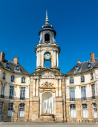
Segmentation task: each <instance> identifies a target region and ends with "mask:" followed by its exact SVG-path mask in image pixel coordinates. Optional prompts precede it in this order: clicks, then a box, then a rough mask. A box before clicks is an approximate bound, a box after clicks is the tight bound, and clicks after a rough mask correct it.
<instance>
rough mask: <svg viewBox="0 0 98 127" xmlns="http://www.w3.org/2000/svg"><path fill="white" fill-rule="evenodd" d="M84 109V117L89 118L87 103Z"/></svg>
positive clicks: (83, 106)
mask: <svg viewBox="0 0 98 127" xmlns="http://www.w3.org/2000/svg"><path fill="white" fill-rule="evenodd" d="M82 109H83V118H88V112H87V104H83V105H82Z"/></svg>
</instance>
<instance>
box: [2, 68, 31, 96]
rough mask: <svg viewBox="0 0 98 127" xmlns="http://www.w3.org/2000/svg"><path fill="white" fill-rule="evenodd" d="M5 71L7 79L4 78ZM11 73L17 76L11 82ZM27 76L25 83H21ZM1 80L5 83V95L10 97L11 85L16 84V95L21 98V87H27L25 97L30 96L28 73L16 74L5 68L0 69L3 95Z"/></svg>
mask: <svg viewBox="0 0 98 127" xmlns="http://www.w3.org/2000/svg"><path fill="white" fill-rule="evenodd" d="M3 72H5V80H4V79H2V77H3ZM11 75H13V76H15V80H14V82H11ZM22 77H25V81H26V82H25V83H21V78H22ZM1 82H2V83H3V84H5V90H4V96H8V97H9V92H10V86H11V85H12V86H14V97H17V98H20V88H21V87H25V90H26V91H25V98H29V84H30V78H29V76H26V75H21V74H15V73H11V72H9V71H6V70H4V69H0V95H1Z"/></svg>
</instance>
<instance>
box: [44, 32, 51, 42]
mask: <svg viewBox="0 0 98 127" xmlns="http://www.w3.org/2000/svg"><path fill="white" fill-rule="evenodd" d="M45 42H46V43H49V42H50V35H49V34H45Z"/></svg>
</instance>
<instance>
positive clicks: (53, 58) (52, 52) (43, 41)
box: [35, 11, 60, 70]
mask: <svg viewBox="0 0 98 127" xmlns="http://www.w3.org/2000/svg"><path fill="white" fill-rule="evenodd" d="M38 34H39V38H40V40H39V44H38V45H37V46H36V48H35V53H36V57H37V63H36V70H40V69H45V68H46V67H48V66H44V65H45V64H44V63H45V62H46V61H50V66H49V67H50V68H53V69H58V70H59V60H58V57H59V53H60V47H59V46H58V45H57V44H56V41H55V37H56V31H55V30H54V29H53V27H52V25H50V24H49V20H48V14H47V11H46V21H45V25H43V26H42V28H41V30H40V31H39V33H38Z"/></svg>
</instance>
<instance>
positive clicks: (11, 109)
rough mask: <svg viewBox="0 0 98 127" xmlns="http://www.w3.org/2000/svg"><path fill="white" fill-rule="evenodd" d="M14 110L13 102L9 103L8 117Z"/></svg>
mask: <svg viewBox="0 0 98 127" xmlns="http://www.w3.org/2000/svg"><path fill="white" fill-rule="evenodd" d="M12 112H13V103H9V105H8V117H11V116H12ZM10 114H11V115H10Z"/></svg>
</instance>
